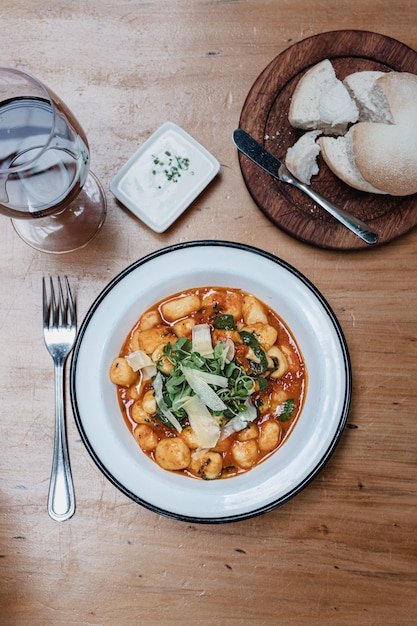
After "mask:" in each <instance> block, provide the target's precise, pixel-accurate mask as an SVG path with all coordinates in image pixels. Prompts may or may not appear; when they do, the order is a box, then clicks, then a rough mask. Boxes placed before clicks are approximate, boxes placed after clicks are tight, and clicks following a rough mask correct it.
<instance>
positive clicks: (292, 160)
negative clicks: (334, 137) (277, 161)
mask: <svg viewBox="0 0 417 626" xmlns="http://www.w3.org/2000/svg"><path fill="white" fill-rule="evenodd" d="M321 132H322V131H321V130H310V131H308V132H306V133H304V135H301V137H300V138H299V139H298V141H296V142H295V144H294V145H293V146H291V147H290V148H288V150H287V154H286V157H285V165H286V166H287V167H288V169H289V170H290V172H291V174H293V175H294V176H295V177H296V178H298V180H300V181H301V182H302V183H305V184H306V185H309V184H310V182H311V178H312V176H315V175H316V174H318V173H319V165H318V163H317V157H318V155H319V154H320V145H319V144H318V143H317V141H316V139H317V137H318V136H319V135H321Z"/></svg>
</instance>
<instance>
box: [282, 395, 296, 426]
mask: <svg viewBox="0 0 417 626" xmlns="http://www.w3.org/2000/svg"><path fill="white" fill-rule="evenodd" d="M294 409H295V402H294V400H293V399H292V398H290V399H289V400H285V401H284V402H283V403H282V407H281V412H280V414H279V416H278V419H279V421H280V422H288V421H289V420H290V419H291V417H292V414H293V412H294Z"/></svg>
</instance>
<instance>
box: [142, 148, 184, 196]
mask: <svg viewBox="0 0 417 626" xmlns="http://www.w3.org/2000/svg"><path fill="white" fill-rule="evenodd" d="M152 159H153V164H154V166H155V167H154V168H153V169H152V174H153V175H154V176H156V175H157V174H160V173H162V174H164V175H165V177H166V179H167V180H168V181H170V182H172V183H177V182H178V180H179V179H180V178H181V174H182V172H185V171H187V170H188V169H189V167H190V159H189V158H188V157H181V156H178V155H173V154H172V153H171V152H170V151H169V150H165V152H164V156H163V157H159V156H155V155H152ZM191 173H192V172H191ZM158 189H161V185H158Z"/></svg>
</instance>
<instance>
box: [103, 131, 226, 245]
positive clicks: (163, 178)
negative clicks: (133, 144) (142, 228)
mask: <svg viewBox="0 0 417 626" xmlns="http://www.w3.org/2000/svg"><path fill="white" fill-rule="evenodd" d="M219 169H220V163H219V162H218V161H217V159H215V158H214V156H213V155H211V154H210V152H208V151H207V150H206V149H205V148H204V147H203V146H202V145H201V144H199V143H198V142H197V141H196V140H195V139H194V138H193V137H191V135H189V134H188V133H186V132H185V130H183V129H182V128H180V127H179V126H177V125H176V124H174V123H173V122H165V124H163V125H162V126H161V127H160V128H158V130H157V131H156V132H155V133H154V134H153V135H152V136H151V137H149V139H147V140H146V141H145V142H144V143H143V144H142V146H141V147H140V148H139V150H137V152H135V154H133V156H131V158H130V159H129V160H128V161H127V162H126V163H125V165H124V166H123V167H122V168H121V170H120V171H119V172H118V173H117V174H116V176H115V177H114V178H113V180H112V181H111V183H110V189H111V191H112V192H113V193H114V195H115V196H116V198H117V199H118V200H120V202H122V203H123V204H124V205H125V206H126V207H127V208H128V209H129V210H130V211H132V213H134V214H135V215H136V217H139V219H141V220H142V221H143V222H144V223H145V224H147V225H148V226H149V227H150V228H152V229H153V230H154V231H156V232H157V233H162V232H163V231H165V230H166V229H167V228H168V227H169V226H171V224H172V223H173V222H174V221H175V220H176V219H177V218H178V217H179V216H180V215H181V213H183V212H184V211H185V209H186V208H187V207H188V206H189V205H190V204H191V203H192V202H193V201H194V200H195V199H196V198H197V196H198V195H199V194H200V193H201V192H202V191H203V189H204V188H205V187H206V186H207V185H208V184H209V183H210V182H211V180H212V179H213V178H214V177H215V176H216V174H217V172H218V171H219Z"/></svg>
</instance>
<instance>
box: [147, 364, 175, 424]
mask: <svg viewBox="0 0 417 626" xmlns="http://www.w3.org/2000/svg"><path fill="white" fill-rule="evenodd" d="M152 385H153V389H154V392H155V400H156V403H157V405H158V407H159V409H160V410H161V411H162V413H163V414H164V416H165V417H166V418H167V420H169V421H170V423H171V424H172V425H173V426H174V428H176V429H177V431H178V432H179V433H180V432H181V431H182V426H181V424H180V423H179V421H178V420H177V418H176V417H175V415H174V414H173V413H172V411H170V410H169V408H168V407H167V405H166V403H165V400H164V398H163V396H162V386H163V382H162V376H161V373H160V372H158V373H157V375H156V377H155V380H154V381H153V383H152Z"/></svg>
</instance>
